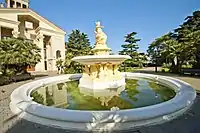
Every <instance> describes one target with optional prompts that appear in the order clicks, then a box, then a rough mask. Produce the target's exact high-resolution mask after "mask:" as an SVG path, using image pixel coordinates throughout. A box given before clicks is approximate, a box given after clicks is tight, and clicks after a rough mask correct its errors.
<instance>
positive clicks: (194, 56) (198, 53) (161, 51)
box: [147, 11, 200, 72]
mask: <svg viewBox="0 0 200 133" xmlns="http://www.w3.org/2000/svg"><path fill="white" fill-rule="evenodd" d="M147 52H148V54H149V56H150V57H151V59H152V61H153V62H155V60H156V59H157V63H158V62H160V63H170V64H171V67H170V71H172V72H179V71H180V68H181V67H182V66H183V65H184V64H188V63H189V64H191V65H192V66H193V67H195V68H200V11H195V12H193V15H192V16H188V17H186V19H185V21H184V23H183V24H182V25H180V27H179V28H177V29H175V30H174V31H172V32H169V33H168V34H165V35H163V36H161V37H159V38H156V39H155V41H153V42H152V43H151V44H150V45H149V48H148V50H147ZM175 59H176V61H175Z"/></svg>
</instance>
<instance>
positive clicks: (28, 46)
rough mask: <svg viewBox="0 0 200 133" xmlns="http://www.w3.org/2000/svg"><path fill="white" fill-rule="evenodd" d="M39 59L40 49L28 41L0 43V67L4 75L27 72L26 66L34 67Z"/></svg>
mask: <svg viewBox="0 0 200 133" xmlns="http://www.w3.org/2000/svg"><path fill="white" fill-rule="evenodd" d="M40 59H41V55H40V48H39V47H38V46H37V45H36V44H34V43H32V42H30V41H26V40H23V39H14V38H10V39H3V40H1V41H0V65H1V66H2V70H3V72H2V73H3V74H4V75H12V74H15V73H18V72H27V71H26V69H27V66H28V65H31V66H35V65H36V64H37V63H38V62H40ZM8 71H10V72H12V73H10V74H8V73H7V72H8Z"/></svg>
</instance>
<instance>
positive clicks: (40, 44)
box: [35, 33, 44, 71]
mask: <svg viewBox="0 0 200 133" xmlns="http://www.w3.org/2000/svg"><path fill="white" fill-rule="evenodd" d="M43 39H44V36H43V34H41V33H40V34H39V35H38V36H37V41H36V44H37V45H38V47H39V48H40V50H41V60H40V62H39V63H38V64H37V65H36V66H35V70H36V71H44V43H43Z"/></svg>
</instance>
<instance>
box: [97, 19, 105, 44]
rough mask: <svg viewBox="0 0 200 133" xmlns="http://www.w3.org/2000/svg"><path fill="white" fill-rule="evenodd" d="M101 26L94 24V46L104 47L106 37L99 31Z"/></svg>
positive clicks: (98, 23)
mask: <svg viewBox="0 0 200 133" xmlns="http://www.w3.org/2000/svg"><path fill="white" fill-rule="evenodd" d="M101 28H103V26H101V25H100V22H96V30H95V38H96V45H106V41H107V35H106V34H105V33H104V32H103V30H102V29H101Z"/></svg>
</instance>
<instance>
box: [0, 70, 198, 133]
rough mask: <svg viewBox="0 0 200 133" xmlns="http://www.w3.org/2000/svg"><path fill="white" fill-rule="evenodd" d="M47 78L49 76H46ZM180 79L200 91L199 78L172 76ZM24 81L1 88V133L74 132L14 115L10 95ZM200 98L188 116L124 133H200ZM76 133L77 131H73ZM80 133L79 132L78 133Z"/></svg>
mask: <svg viewBox="0 0 200 133" xmlns="http://www.w3.org/2000/svg"><path fill="white" fill-rule="evenodd" d="M54 75H56V74H55V73H51V74H49V75H48V76H54ZM43 76H45V75H44V74H41V75H40V76H38V77H36V79H35V80H37V79H41V78H44V77H43ZM46 76H47V75H46ZM170 76H173V77H177V78H180V79H182V80H185V81H186V82H189V83H191V84H192V85H193V86H194V87H195V88H196V89H198V90H200V79H199V78H198V77H180V76H177V75H170ZM31 81H32V80H29V81H23V82H18V83H13V84H10V85H6V86H0V133H4V132H5V133H67V132H72V131H66V130H61V129H55V128H51V127H47V126H43V125H39V124H35V123H32V122H28V121H26V120H21V119H18V118H17V117H16V116H15V115H13V114H12V113H11V111H10V109H9V102H10V98H9V96H10V94H11V93H12V91H13V90H14V89H15V88H16V87H19V86H21V85H22V84H25V83H28V82H31ZM199 123H200V96H197V99H196V102H195V104H194V105H193V107H192V108H191V110H190V111H188V112H187V113H186V114H184V115H182V116H181V117H178V118H177V119H175V120H173V121H170V122H167V123H164V124H161V125H156V126H150V127H143V128H139V129H134V130H132V131H124V133H130V132H131V133H200V126H199ZM73 132H74V133H76V132H75V131H73ZM77 133H78V132H77Z"/></svg>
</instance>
